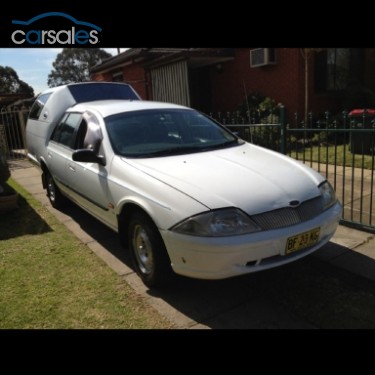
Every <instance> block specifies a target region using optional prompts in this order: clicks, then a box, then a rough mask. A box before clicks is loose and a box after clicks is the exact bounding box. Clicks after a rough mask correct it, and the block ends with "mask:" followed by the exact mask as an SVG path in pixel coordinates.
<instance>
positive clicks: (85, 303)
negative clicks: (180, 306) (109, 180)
mask: <svg viewBox="0 0 375 375" xmlns="http://www.w3.org/2000/svg"><path fill="white" fill-rule="evenodd" d="M10 184H11V185H12V186H13V187H14V188H15V189H16V190H17V191H18V192H19V194H20V196H19V208H18V209H17V210H15V211H13V212H11V213H8V214H2V215H0V285H1V287H0V328H171V324H170V323H169V322H168V321H167V320H166V319H164V318H163V317H162V316H161V315H160V314H158V313H157V312H156V311H155V310H154V309H152V308H151V307H150V306H148V305H147V303H146V302H145V301H144V300H142V298H141V297H139V296H138V295H136V294H135V292H134V291H133V290H132V289H131V288H130V286H128V284H126V282H125V281H123V279H122V278H121V277H120V276H118V275H117V274H116V273H114V272H113V271H112V270H111V269H110V268H109V267H108V266H107V265H106V264H105V263H103V262H102V261H101V260H100V259H99V258H98V257H97V256H96V255H95V254H93V253H92V252H91V251H90V249H89V248H88V247H87V246H85V245H84V244H82V243H81V242H80V241H79V240H78V239H77V238H76V237H75V236H74V235H73V234H72V233H71V232H69V231H68V230H67V229H66V228H65V226H64V225H63V224H61V223H60V222H59V221H58V220H57V219H56V218H55V217H54V216H53V215H52V214H51V213H50V212H49V211H48V210H47V209H46V208H44V207H43V206H42V205H41V204H40V203H39V202H38V201H36V200H35V199H34V198H33V197H32V196H31V195H30V194H29V193H28V192H26V191H25V190H24V189H23V188H22V187H21V186H19V185H18V184H16V183H15V182H14V181H12V180H10Z"/></svg>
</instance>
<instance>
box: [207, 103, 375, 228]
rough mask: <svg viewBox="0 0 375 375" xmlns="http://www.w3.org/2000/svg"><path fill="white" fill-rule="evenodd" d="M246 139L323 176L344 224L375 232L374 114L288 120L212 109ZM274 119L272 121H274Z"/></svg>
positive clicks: (363, 112)
mask: <svg viewBox="0 0 375 375" xmlns="http://www.w3.org/2000/svg"><path fill="white" fill-rule="evenodd" d="M210 115H211V117H213V118H215V119H217V120H218V121H219V122H221V123H223V124H224V125H225V126H226V127H228V128H229V129H231V130H232V131H234V132H236V133H238V135H239V136H240V137H241V138H243V139H245V140H247V141H248V142H251V143H254V144H257V145H260V146H263V147H267V148H269V149H272V150H275V151H278V152H281V153H284V154H286V155H289V156H291V157H293V158H295V159H297V160H300V161H301V162H303V163H305V164H307V165H309V166H310V167H312V168H314V169H315V170H317V171H318V172H320V173H321V174H322V175H323V176H325V177H326V178H327V180H329V181H330V182H331V184H332V185H333V187H334V188H335V190H336V194H337V196H338V198H339V200H340V201H341V203H342V204H343V208H344V210H343V217H342V224H345V225H348V226H353V227H356V228H358V229H362V230H368V231H370V232H375V212H374V211H375V207H374V206H375V202H374V199H375V186H374V166H375V115H373V114H370V112H368V111H366V110H365V111H362V112H361V113H360V114H357V115H349V114H348V113H347V112H342V113H341V114H339V115H335V116H333V115H331V114H330V113H329V112H325V113H324V114H323V115H322V116H319V117H318V116H315V115H313V114H312V113H310V114H309V116H308V119H307V120H306V121H304V120H302V119H300V118H299V117H298V115H297V114H295V116H294V118H293V120H292V121H290V122H289V123H286V121H285V111H284V109H283V108H281V111H280V112H279V115H278V116H274V117H272V116H268V118H267V119H266V120H267V121H264V119H263V122H265V123H263V124H262V123H255V121H256V120H257V118H256V116H246V117H243V116H242V117H241V116H240V115H239V113H238V112H234V113H228V112H226V113H217V114H212V113H211V114H210ZM273 119H274V120H273Z"/></svg>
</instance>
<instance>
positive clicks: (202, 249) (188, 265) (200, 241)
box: [161, 202, 342, 279]
mask: <svg viewBox="0 0 375 375" xmlns="http://www.w3.org/2000/svg"><path fill="white" fill-rule="evenodd" d="M341 213H342V207H341V204H340V203H339V202H337V203H336V204H335V205H334V206H333V207H331V208H330V209H328V210H327V211H325V212H323V213H322V214H321V215H319V216H317V217H315V218H314V219H312V220H309V221H306V222H303V223H300V224H298V225H294V226H291V227H287V228H281V229H276V230H270V231H263V232H258V233H252V234H248V235H241V236H233V237H196V236H188V235H183V234H179V233H175V232H172V231H168V230H167V231H161V235H162V237H163V239H164V243H165V245H166V248H167V251H168V254H169V257H170V259H171V263H172V268H173V270H174V271H175V272H176V273H178V274H180V275H184V276H189V277H193V278H198V279H224V278H228V277H232V276H238V275H243V274H247V273H252V272H256V271H261V270H265V269H268V268H272V267H277V266H280V265H283V264H286V263H290V262H292V261H294V260H297V259H300V258H302V257H304V256H306V255H308V254H311V253H312V252H314V251H316V250H318V249H319V248H321V247H322V246H323V245H324V244H326V243H327V242H328V241H329V240H330V238H331V237H332V236H333V234H334V233H335V231H336V228H337V226H338V224H339V221H340V218H341ZM317 227H320V238H319V242H318V243H316V244H315V245H313V246H312V247H309V248H306V249H304V250H301V251H297V252H295V253H292V254H290V255H285V247H286V241H287V239H288V238H289V237H291V236H295V235H298V234H300V233H304V232H307V231H309V230H312V229H314V228H317Z"/></svg>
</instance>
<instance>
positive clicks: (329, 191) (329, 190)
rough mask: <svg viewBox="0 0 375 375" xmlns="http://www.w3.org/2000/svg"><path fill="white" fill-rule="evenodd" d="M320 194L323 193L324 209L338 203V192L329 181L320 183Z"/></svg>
mask: <svg viewBox="0 0 375 375" xmlns="http://www.w3.org/2000/svg"><path fill="white" fill-rule="evenodd" d="M319 190H320V194H321V195H322V203H323V209H324V210H327V209H328V208H330V207H331V206H333V205H334V204H335V203H336V193H335V191H334V190H333V187H332V186H331V184H330V183H329V182H328V181H324V182H322V183H321V184H320V185H319Z"/></svg>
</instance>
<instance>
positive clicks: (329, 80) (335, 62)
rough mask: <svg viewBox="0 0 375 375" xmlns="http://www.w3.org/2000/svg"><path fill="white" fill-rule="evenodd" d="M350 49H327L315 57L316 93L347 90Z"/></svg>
mask: <svg viewBox="0 0 375 375" xmlns="http://www.w3.org/2000/svg"><path fill="white" fill-rule="evenodd" d="M351 55H352V53H351V49H350V48H327V49H326V50H325V51H322V52H319V53H316V55H315V91H317V92H319V91H320V92H325V91H340V90H345V89H346V87H347V85H348V83H349V77H350V68H351V65H350V63H351V57H352V56H351Z"/></svg>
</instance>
